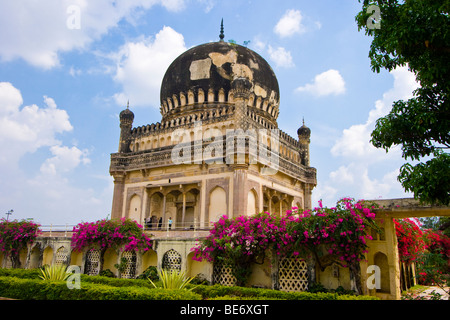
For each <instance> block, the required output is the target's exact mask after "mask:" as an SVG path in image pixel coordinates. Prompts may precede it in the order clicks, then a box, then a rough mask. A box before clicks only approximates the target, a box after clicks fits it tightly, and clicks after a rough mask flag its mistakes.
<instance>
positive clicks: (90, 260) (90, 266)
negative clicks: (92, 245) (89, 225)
mask: <svg viewBox="0 0 450 320" xmlns="http://www.w3.org/2000/svg"><path fill="white" fill-rule="evenodd" d="M99 272H100V250H97V249H90V250H89V251H88V252H87V255H86V270H85V273H86V274H88V275H90V276H95V275H98V274H99Z"/></svg>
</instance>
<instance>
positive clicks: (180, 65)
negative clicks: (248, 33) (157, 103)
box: [161, 41, 280, 115]
mask: <svg viewBox="0 0 450 320" xmlns="http://www.w3.org/2000/svg"><path fill="white" fill-rule="evenodd" d="M237 78H247V79H248V80H249V81H250V83H251V88H250V92H252V93H253V94H254V95H255V101H256V99H257V98H258V97H261V99H262V100H268V101H269V104H270V105H273V106H278V104H279V96H280V91H279V87H278V81H277V78H276V76H275V73H274V72H273V70H272V68H271V67H270V65H269V64H268V63H267V61H266V60H264V58H262V57H261V56H260V55H259V54H257V53H256V52H254V51H252V50H250V49H248V48H246V47H243V46H240V45H237V44H230V43H227V42H223V41H220V42H211V43H206V44H202V45H199V46H196V47H194V48H191V49H189V50H187V51H186V52H184V53H183V54H181V55H180V56H179V57H178V58H176V59H175V60H174V61H173V62H172V64H171V65H170V66H169V68H168V69H167V71H166V74H165V75H164V78H163V81H162V85H161V104H162V105H163V104H164V103H167V101H168V99H171V103H173V104H174V107H176V106H179V105H182V102H181V98H180V97H181V95H184V96H185V97H186V99H187V97H188V94H189V92H192V94H193V95H194V96H195V97H197V96H198V92H199V91H203V94H204V95H205V101H208V102H211V100H210V98H209V97H208V94H212V93H213V94H214V97H215V98H214V101H218V92H219V91H220V90H223V92H224V93H225V96H227V95H228V93H229V91H230V89H231V84H232V82H233V80H235V79H237ZM200 89H202V90H200ZM208 98H209V99H208ZM173 99H177V100H178V101H173ZM195 99H196V102H197V98H195ZM163 115H164V111H163Z"/></svg>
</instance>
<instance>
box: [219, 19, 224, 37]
mask: <svg viewBox="0 0 450 320" xmlns="http://www.w3.org/2000/svg"><path fill="white" fill-rule="evenodd" d="M219 38H220V40H219V42H223V38H225V35H224V34H223V19H222V22H221V23H220V34H219Z"/></svg>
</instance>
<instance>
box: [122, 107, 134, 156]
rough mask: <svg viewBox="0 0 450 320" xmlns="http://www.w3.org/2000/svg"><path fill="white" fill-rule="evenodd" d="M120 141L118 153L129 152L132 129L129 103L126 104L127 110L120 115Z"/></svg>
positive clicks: (132, 118) (131, 114)
mask: <svg viewBox="0 0 450 320" xmlns="http://www.w3.org/2000/svg"><path fill="white" fill-rule="evenodd" d="M119 118H120V141H119V152H120V153H125V152H130V151H131V150H130V142H131V128H132V127H133V120H134V113H133V112H132V111H131V110H130V103H129V102H128V103H127V108H126V109H125V110H123V111H122V112H121V113H120V115H119Z"/></svg>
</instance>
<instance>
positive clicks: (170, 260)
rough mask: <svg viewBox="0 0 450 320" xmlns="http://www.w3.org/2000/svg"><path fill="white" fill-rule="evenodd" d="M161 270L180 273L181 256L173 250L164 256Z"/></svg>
mask: <svg viewBox="0 0 450 320" xmlns="http://www.w3.org/2000/svg"><path fill="white" fill-rule="evenodd" d="M162 267H163V269H166V270H175V271H181V255H180V254H179V253H178V252H176V251H175V250H173V249H170V250H169V251H167V252H166V253H165V254H164V257H163V263H162Z"/></svg>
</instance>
